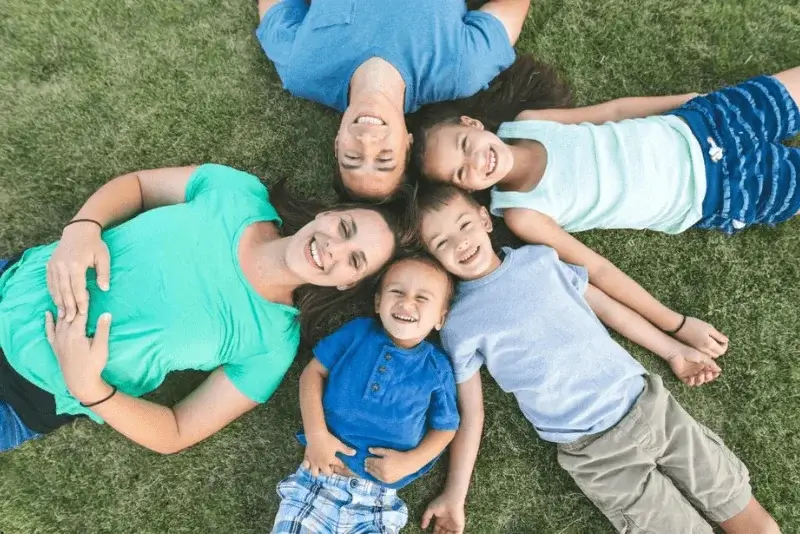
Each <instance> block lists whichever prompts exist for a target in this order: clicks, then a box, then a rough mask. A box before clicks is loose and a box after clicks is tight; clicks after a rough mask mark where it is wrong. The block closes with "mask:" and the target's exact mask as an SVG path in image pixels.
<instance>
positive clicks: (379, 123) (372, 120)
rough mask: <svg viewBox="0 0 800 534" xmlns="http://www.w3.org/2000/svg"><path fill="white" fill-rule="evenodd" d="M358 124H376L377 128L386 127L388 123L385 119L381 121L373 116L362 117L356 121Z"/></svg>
mask: <svg viewBox="0 0 800 534" xmlns="http://www.w3.org/2000/svg"><path fill="white" fill-rule="evenodd" d="M356 124H374V125H375V126H384V125H385V124H386V122H384V121H383V119H379V118H378V117H373V116H371V115H362V116H361V117H359V118H357V119H356Z"/></svg>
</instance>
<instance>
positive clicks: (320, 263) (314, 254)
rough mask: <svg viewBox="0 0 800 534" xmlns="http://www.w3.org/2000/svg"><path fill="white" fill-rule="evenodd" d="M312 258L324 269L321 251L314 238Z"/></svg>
mask: <svg viewBox="0 0 800 534" xmlns="http://www.w3.org/2000/svg"><path fill="white" fill-rule="evenodd" d="M311 259H312V260H314V263H315V264H316V266H317V267H319V268H320V269H322V262H321V261H320V259H319V251H318V250H317V240H316V239H314V240H312V241H311Z"/></svg>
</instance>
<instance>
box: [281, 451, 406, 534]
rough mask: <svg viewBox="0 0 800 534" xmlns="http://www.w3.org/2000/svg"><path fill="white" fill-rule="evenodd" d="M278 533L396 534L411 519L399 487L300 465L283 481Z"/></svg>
mask: <svg viewBox="0 0 800 534" xmlns="http://www.w3.org/2000/svg"><path fill="white" fill-rule="evenodd" d="M277 489H278V495H279V496H280V498H281V505H280V508H278V515H277V516H276V517H275V526H274V527H273V529H272V534H396V533H398V532H400V529H402V528H403V527H404V526H405V524H406V522H407V521H408V508H407V507H406V504H405V503H404V502H403V500H402V499H400V497H398V496H397V491H395V490H393V489H389V488H385V487H383V486H381V485H379V484H375V483H373V482H370V481H368V480H364V479H362V478H358V477H343V476H339V475H332V476H326V475H320V476H318V477H315V476H313V475H312V474H311V473H310V472H309V471H308V469H306V468H304V467H302V466H300V468H299V469H298V470H297V471H296V472H295V473H294V474H293V475H291V476H289V477H288V478H286V479H284V480H282V481H281V482H280V483H279V484H278V488H277Z"/></svg>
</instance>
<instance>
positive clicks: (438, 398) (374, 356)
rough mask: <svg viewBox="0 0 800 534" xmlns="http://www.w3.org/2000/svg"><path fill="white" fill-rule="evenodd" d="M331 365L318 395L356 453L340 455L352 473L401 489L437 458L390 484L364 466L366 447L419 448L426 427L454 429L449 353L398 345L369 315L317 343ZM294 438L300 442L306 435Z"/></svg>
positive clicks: (331, 425)
mask: <svg viewBox="0 0 800 534" xmlns="http://www.w3.org/2000/svg"><path fill="white" fill-rule="evenodd" d="M314 356H315V357H316V358H317V360H319V362H320V363H321V364H322V365H323V366H324V367H325V368H326V369H327V370H328V380H327V382H326V384H325V391H324V392H323V396H322V406H323V408H324V411H325V422H326V423H327V425H328V429H329V430H330V432H331V433H332V434H333V435H334V436H336V437H337V438H339V439H340V440H341V441H342V442H343V443H345V444H347V445H348V446H350V447H352V448H353V449H355V450H356V454H355V456H344V455H339V457H340V458H341V459H342V460H343V461H344V463H345V465H347V467H348V468H349V469H350V470H351V471H352V472H353V473H355V474H356V475H358V476H359V477H362V478H364V479H366V480H370V481H373V482H377V483H379V484H382V485H383V486H386V487H389V488H394V489H398V488H402V487H403V486H406V485H407V484H410V483H411V482H413V481H414V480H416V479H417V478H419V477H420V476H422V475H424V474H425V473H427V472H428V471H429V470H430V468H431V467H433V464H434V463H436V459H434V460H433V461H431V462H430V463H429V464H427V465H426V466H425V467H423V468H422V469H420V470H419V471H417V472H416V473H414V474H412V475H409V476H407V477H405V478H403V479H401V480H399V481H397V482H395V483H394V484H385V483H383V482H380V481H378V480H376V479H375V478H373V477H372V475H370V474H369V473H367V472H366V471H365V470H364V460H366V459H367V458H368V457H370V456H372V455H371V454H370V453H369V450H368V449H369V448H370V447H384V448H388V449H395V450H400V451H407V450H410V449H414V448H416V447H417V446H418V445H419V444H420V442H421V441H422V438H423V437H425V433H426V432H427V431H428V430H430V429H433V430H457V429H458V424H459V417H458V405H457V403H456V384H455V379H454V378H453V370H452V368H451V366H450V361H449V359H448V358H447V356H446V355H445V354H444V353H443V352H442V351H441V350H439V349H437V348H436V346H434V345H433V344H431V343H428V342H427V341H423V342H422V343H420V344H419V345H417V346H416V347H414V348H411V349H402V348H400V347H397V346H396V345H395V344H394V343H393V342H392V340H391V339H389V337H388V336H387V335H386V333H385V332H384V330H383V327H382V326H381V324H380V323H379V322H378V321H376V320H374V319H367V318H361V319H354V320H352V321H350V322H349V323H347V324H345V325H344V326H342V327H341V328H339V329H338V330H336V331H335V332H334V333H333V334H331V335H329V336H328V337H326V338H325V339H323V340H322V341H320V342H319V343H318V344H317V346H316V347H314ZM297 438H298V440H299V441H300V442H301V443H302V444H303V445H305V444H306V440H305V435H304V434H303V433H302V432H300V433H298V435H297Z"/></svg>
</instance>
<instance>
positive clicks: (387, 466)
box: [364, 447, 421, 484]
mask: <svg viewBox="0 0 800 534" xmlns="http://www.w3.org/2000/svg"><path fill="white" fill-rule="evenodd" d="M369 453H370V454H374V455H375V456H373V457H372V458H367V459H366V460H365V461H364V469H365V470H366V471H367V473H369V474H370V475H372V476H374V477H375V478H377V479H378V480H380V481H381V482H385V483H386V484H394V483H395V482H397V481H398V480H400V479H402V478H405V477H407V476H408V475H410V474H412V473H416V472H417V471H419V469H420V467H421V466H419V465H417V462H415V461H414V459H413V457H412V455H411V454H409V453H408V452H402V451H396V450H393V449H383V448H381V447H370V449H369Z"/></svg>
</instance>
